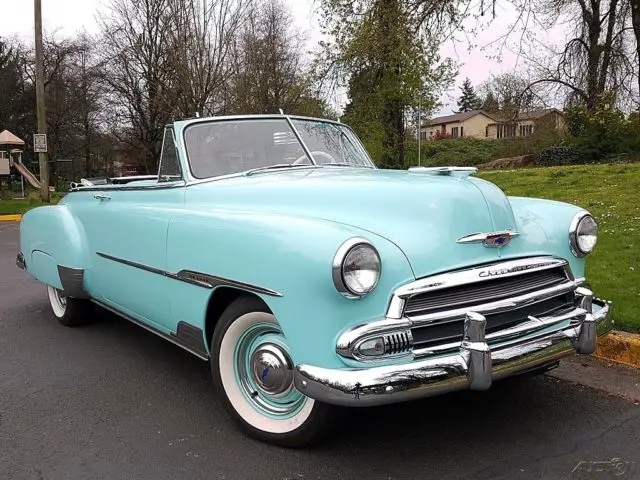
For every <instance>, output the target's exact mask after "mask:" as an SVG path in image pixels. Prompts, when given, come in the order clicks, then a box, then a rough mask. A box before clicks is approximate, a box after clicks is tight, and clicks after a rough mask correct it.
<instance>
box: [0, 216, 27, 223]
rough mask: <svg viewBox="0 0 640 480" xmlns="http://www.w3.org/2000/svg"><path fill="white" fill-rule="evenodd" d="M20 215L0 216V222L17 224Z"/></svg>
mask: <svg viewBox="0 0 640 480" xmlns="http://www.w3.org/2000/svg"><path fill="white" fill-rule="evenodd" d="M21 220H22V215H0V222H19V221H21Z"/></svg>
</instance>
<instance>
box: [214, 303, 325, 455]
mask: <svg viewBox="0 0 640 480" xmlns="http://www.w3.org/2000/svg"><path fill="white" fill-rule="evenodd" d="M211 352H212V354H211V370H212V374H213V378H214V381H215V382H216V384H217V385H218V392H219V395H220V397H221V400H222V403H223V405H224V407H225V409H226V410H227V412H228V413H229V415H230V416H231V417H232V418H233V419H234V420H235V421H236V422H237V423H238V424H239V425H240V426H241V427H242V428H243V429H244V430H245V431H247V432H248V433H249V434H250V435H251V436H253V437H255V438H258V439H259V440H262V441H266V442H269V443H274V444H277V445H282V446H287V447H302V446H306V445H310V444H312V443H316V442H317V441H319V440H320V439H322V438H323V437H324V436H325V435H326V434H327V433H328V432H329V431H330V428H331V427H332V423H333V422H332V419H333V417H334V414H335V408H334V407H332V406H330V405H326V404H322V403H319V402H317V401H315V400H313V399H311V398H309V397H306V396H305V395H303V394H302V393H300V392H299V391H298V390H297V389H296V388H295V386H294V385H293V363H292V361H291V357H290V355H289V348H288V344H287V339H286V338H285V336H284V334H283V332H282V330H281V328H280V326H279V325H278V322H277V321H276V318H275V317H274V316H273V314H272V313H271V312H269V310H268V309H267V307H266V305H265V304H264V303H263V302H262V301H261V300H260V299H258V298H254V297H242V298H240V299H238V300H236V301H235V302H233V303H232V304H231V305H230V306H229V307H228V308H227V310H226V311H225V312H224V313H223V314H222V316H221V317H220V320H219V322H218V324H217V326H216V330H215V332H214V335H213V340H212V345H211Z"/></svg>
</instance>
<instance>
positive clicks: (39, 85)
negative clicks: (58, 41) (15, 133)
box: [33, 0, 49, 203]
mask: <svg viewBox="0 0 640 480" xmlns="http://www.w3.org/2000/svg"><path fill="white" fill-rule="evenodd" d="M33 9H34V14H35V26H36V109H37V113H38V133H41V134H45V135H46V133H47V118H46V116H47V111H46V108H45V104H44V64H43V53H42V0H34V5H33ZM38 156H39V160H40V188H41V190H40V197H41V198H42V201H43V202H45V203H49V165H48V163H47V153H43V152H40V153H39V154H38Z"/></svg>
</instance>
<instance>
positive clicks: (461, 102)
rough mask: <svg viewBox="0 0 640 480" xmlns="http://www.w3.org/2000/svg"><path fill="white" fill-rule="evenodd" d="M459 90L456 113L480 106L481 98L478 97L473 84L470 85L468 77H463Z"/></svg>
mask: <svg viewBox="0 0 640 480" xmlns="http://www.w3.org/2000/svg"><path fill="white" fill-rule="evenodd" d="M461 91H462V95H460V97H459V98H458V108H459V110H458V113H463V112H471V111H472V110H479V109H480V107H481V106H482V100H480V99H479V98H478V95H477V94H476V91H475V90H474V88H473V85H471V80H469V77H467V78H465V79H464V82H463V83H462V88H461Z"/></svg>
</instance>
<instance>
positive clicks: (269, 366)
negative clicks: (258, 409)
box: [251, 343, 293, 397]
mask: <svg viewBox="0 0 640 480" xmlns="http://www.w3.org/2000/svg"><path fill="white" fill-rule="evenodd" d="M251 372H252V373H253V381H254V382H255V384H256V385H257V386H258V388H260V390H262V391H263V392H265V393H268V394H269V395H273V396H274V397H281V396H283V395H286V394H287V393H289V392H290V391H291V388H292V387H293V366H292V365H291V360H290V359H289V356H288V355H287V353H286V352H285V351H283V350H282V349H281V348H280V347H279V346H277V345H275V344H273V343H265V344H264V345H261V346H260V347H258V348H257V349H256V350H255V351H254V352H253V355H252V356H251Z"/></svg>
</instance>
